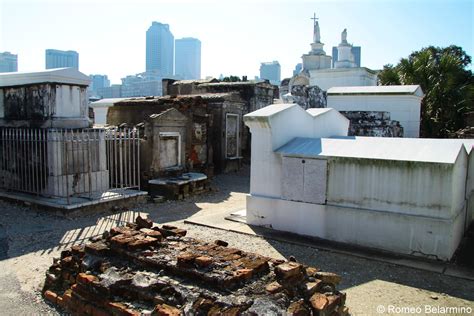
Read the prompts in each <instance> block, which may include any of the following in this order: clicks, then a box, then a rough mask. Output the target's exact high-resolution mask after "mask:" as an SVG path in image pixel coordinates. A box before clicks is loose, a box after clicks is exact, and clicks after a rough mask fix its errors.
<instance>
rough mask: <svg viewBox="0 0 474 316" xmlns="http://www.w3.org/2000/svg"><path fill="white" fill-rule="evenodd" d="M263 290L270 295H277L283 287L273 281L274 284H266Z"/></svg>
mask: <svg viewBox="0 0 474 316" xmlns="http://www.w3.org/2000/svg"><path fill="white" fill-rule="evenodd" d="M265 290H267V292H269V293H272V294H273V293H278V292H280V291H281V290H283V286H282V285H281V284H280V283H278V282H276V281H275V282H272V283H269V284H267V286H266V287H265Z"/></svg>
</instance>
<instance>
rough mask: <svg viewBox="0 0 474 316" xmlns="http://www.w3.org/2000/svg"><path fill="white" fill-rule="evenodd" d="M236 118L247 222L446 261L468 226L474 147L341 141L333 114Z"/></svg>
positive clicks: (264, 113)
mask: <svg viewBox="0 0 474 316" xmlns="http://www.w3.org/2000/svg"><path fill="white" fill-rule="evenodd" d="M244 121H245V124H246V125H247V126H248V127H249V128H250V131H251V133H252V157H251V180H250V194H249V195H248V196H247V222H248V223H249V224H252V225H258V226H266V227H271V228H273V229H277V230H282V231H288V232H292V233H296V234H301V235H308V236H315V237H319V238H323V239H328V240H332V241H337V242H344V243H348V244H354V245H360V246H365V247H370V248H376V249H381V250H386V251H390V252H395V253H403V254H409V255H420V256H426V257H430V258H437V259H441V260H449V259H450V258H451V257H452V255H453V253H454V251H455V250H456V248H457V246H458V244H459V242H460V240H461V237H462V236H463V233H464V231H465V229H466V227H467V225H468V224H469V223H470V222H471V221H472V218H473V209H474V208H473V206H472V204H473V203H472V201H471V200H472V196H473V180H472V179H473V175H474V170H473V168H468V165H469V164H470V163H471V162H472V159H473V155H472V154H471V152H472V151H471V149H472V145H474V140H447V139H445V140H439V139H436V140H435V139H417V138H412V139H408V138H377V137H348V136H346V135H347V130H348V121H347V119H346V118H345V117H343V116H342V115H341V114H339V113H338V111H336V110H334V109H331V108H324V109H309V110H308V111H304V110H303V109H302V108H301V107H300V106H298V105H295V104H275V105H270V106H268V107H266V108H263V109H261V110H258V111H255V112H252V113H249V114H247V115H246V116H245V117H244ZM468 170H469V173H468Z"/></svg>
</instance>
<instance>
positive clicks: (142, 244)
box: [127, 237, 158, 250]
mask: <svg viewBox="0 0 474 316" xmlns="http://www.w3.org/2000/svg"><path fill="white" fill-rule="evenodd" d="M157 244H158V239H156V238H153V237H145V238H143V239H138V240H133V241H131V242H129V243H128V245H127V247H128V248H129V249H131V250H135V249H143V248H148V247H151V246H155V245H157Z"/></svg>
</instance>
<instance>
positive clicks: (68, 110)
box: [54, 85, 87, 118]
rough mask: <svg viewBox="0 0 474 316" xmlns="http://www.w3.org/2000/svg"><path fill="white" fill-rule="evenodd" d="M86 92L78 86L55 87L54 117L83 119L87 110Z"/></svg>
mask: <svg viewBox="0 0 474 316" xmlns="http://www.w3.org/2000/svg"><path fill="white" fill-rule="evenodd" d="M86 97H87V96H86V90H85V89H81V88H80V87H79V86H70V85H56V108H55V110H54V117H64V118H79V117H84V116H85V113H86V109H87V103H86V104H84V100H85V99H86Z"/></svg>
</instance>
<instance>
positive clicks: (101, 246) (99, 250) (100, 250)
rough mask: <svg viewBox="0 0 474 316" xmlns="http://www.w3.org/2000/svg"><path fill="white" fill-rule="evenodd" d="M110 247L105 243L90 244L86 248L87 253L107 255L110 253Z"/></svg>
mask: <svg viewBox="0 0 474 316" xmlns="http://www.w3.org/2000/svg"><path fill="white" fill-rule="evenodd" d="M109 250H110V249H109V247H108V246H107V245H106V244H105V243H103V242H100V241H99V242H95V243H90V244H87V245H86V246H85V251H86V252H88V253H91V254H94V255H102V254H106V253H107V252H108V251H109Z"/></svg>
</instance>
